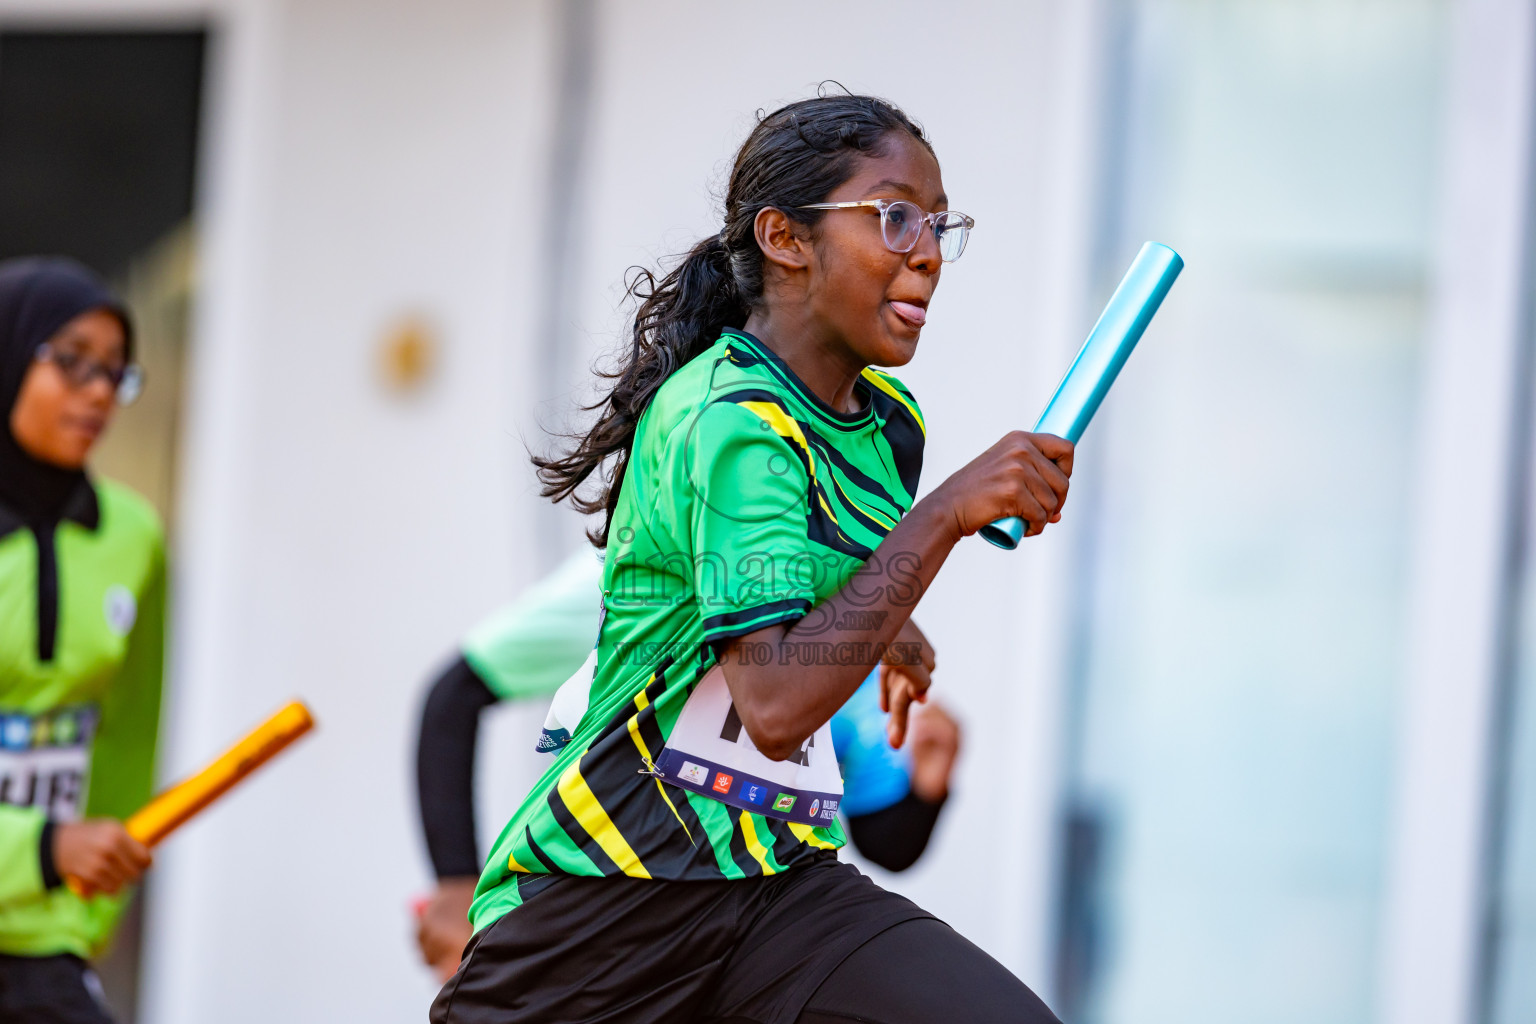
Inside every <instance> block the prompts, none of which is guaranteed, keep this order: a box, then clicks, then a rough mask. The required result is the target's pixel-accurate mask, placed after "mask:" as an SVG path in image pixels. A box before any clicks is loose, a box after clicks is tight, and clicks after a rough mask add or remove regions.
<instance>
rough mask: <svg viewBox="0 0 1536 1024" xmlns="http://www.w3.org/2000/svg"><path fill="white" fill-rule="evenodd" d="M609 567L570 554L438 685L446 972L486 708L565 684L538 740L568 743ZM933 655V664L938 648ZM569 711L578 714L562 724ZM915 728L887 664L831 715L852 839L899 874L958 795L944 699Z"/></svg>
mask: <svg viewBox="0 0 1536 1024" xmlns="http://www.w3.org/2000/svg"><path fill="white" fill-rule="evenodd" d="M602 573H603V563H602V560H601V557H600V556H599V555H597V553H596V552H593V551H592V550H591V549H590V548H589V549H586V550H582V551H578V552H577V553H576V554H574V555H572V556H571V557H570V558H568V559H566V561H565V563H564V564H563V565H561V567H560V568H559V569H557V570H555V572H553V573H552V574H550V575H549V576H548V577H546V578H545V579H543V580H541V581H539V582H538V583H536V584H534V586H532V587H531V588H529V589H528V591H527V592H526V593H524V594H523V595H522V596H521V597H520V598H519V599H518V600H517V601H515V602H513V603H512V604H510V605H508V606H507V607H506V608H503V609H502V610H501V611H499V612H497V613H496V614H494V615H492V616H491V617H490V618H488V619H487V620H486V621H485V622H484V623H482V624H481V625H480V626H478V627H477V628H476V629H474V630H472V631H471V632H470V634H469V636H468V637H466V638H465V641H464V643H463V645H462V648H461V654H460V656H459V657H458V658H456V659H455V660H454V661H453V663H452V664H451V665H449V666H448V668H447V669H446V670H445V671H443V672H442V673H441V674H440V675H439V676H438V677H437V679H436V681H435V682H434V683H433V685H432V687H431V690H430V691H429V693H428V696H427V700H426V704H425V707H424V708H423V709H422V717H421V729H420V739H419V742H418V744H417V755H416V779H417V793H418V795H419V798H420V810H421V822H422V830H423V832H424V833H425V834H426V839H427V852H428V854H429V855H430V857H431V860H432V868H433V872H434V874H435V876H436V878H437V888H436V890H435V891H434V892H433V894H432V896H431V897H430V898H429V899H428V900H427V901H426V902H425V903H424V904H423V905H422V906H421V908H420V911H419V915H418V922H417V942H418V944H419V945H420V947H421V953H422V959H423V960H425V961H426V963H427V964H429V965H431V966H432V967H434V968H435V969H436V970H437V972H438V974H439V976H440V978H441V980H443V981H447V980H448V978H449V977H451V976H452V974H453V972H454V971H455V970H457V969H458V966H459V957H460V954H461V952H462V951H463V949H464V946H465V944H466V943H468V941H469V939H470V934H471V933H470V925H469V906H470V902H471V898H472V896H473V894H474V887H475V881H476V879H477V877H478V873H479V871H480V869H481V867H483V865H484V863H485V862H484V860H482V859H481V858H480V856H479V855H478V853H477V852H476V844H475V811H474V765H475V747H476V740H477V736H478V732H479V721H480V712H481V711H482V710H483V709H485V708H486V707H489V706H490V705H491V704H493V703H495V702H496V701H499V700H517V699H527V698H534V697H544V698H547V697H550V696H553V695H554V694H555V692H556V690H557V689H558V690H564V691H565V694H564V695H563V699H562V701H561V703H560V706H558V707H552V708H551V711H550V718H549V720H548V721H546V723H545V728H544V731H543V734H542V736H541V737H540V742H539V749H541V750H544V751H548V752H551V753H553V752H554V751H556V750H558V749H560V747H562V746H563V745H564V743H565V742H566V741H568V739H569V736H570V733H571V730H572V729H574V728H575V727H576V726H577V724H578V723H579V721H580V718H581V714H580V712H581V710H583V709H584V708H585V706H586V699H587V688H588V686H589V685H590V683H591V677H592V673H591V670H590V668H588V669H587V670H586V671H585V672H583V671H580V669H581V667H582V665H583V662H584V661H585V660H586V657H587V655H588V653H589V652H590V651H591V649H592V645H593V640H594V639H595V636H596V632H597V615H596V612H597V597H598V595H599V594H600V593H601V588H602ZM927 657H928V660H927V662H926V663H925V664H926V667H927V668H929V669H930V670H931V669H932V667H933V665H932V657H931V654H929V655H927ZM897 670H899V667H898V669H897ZM562 683H564V684H565V686H563V687H562V686H561V684H562ZM561 715H565V716H567V717H568V718H569V719H570V721H568V722H565V723H562V722H561V721H560V716H561ZM568 727H569V728H568ZM908 732H909V735H908V743H907V747H908V749H909V750H910V751H911V756H910V757H906V756H903V754H902V753H901V752H900V751H897V750H896V749H894V748H893V747H892V746H891V744H890V739H889V735H888V731H887V725H886V716H885V714H884V713H882V712H881V710H880V683H879V675H878V671H877V672H872V673H870V676H869V678H867V679H866V680H865V681H864V683H863V685H862V686H860V687H859V689H858V690H857V691H856V692H855V693H854V695H853V697H852V698H851V699H850V700H849V701H848V703H847V704H844V705H843V706H842V707H841V708H839V709H838V712H837V714H835V715H834V716H832V740H833V746H834V748H835V749H836V751H837V760H838V763H839V765H841V766H842V771H843V785H844V787H845V788H844V793H843V800H842V804H841V810H842V812H843V814H844V816H845V818H846V821H847V824H848V833H849V838H851V839H852V840H853V843H854V845H855V846H856V847H858V850H859V852H860V853H862V854H863V855H864V856H865V857H866V858H868V859H869V860H871V861H873V862H874V863H876V864H878V865H880V866H881V867H883V868H885V869H887V870H889V871H904V870H906V869H907V868H909V867H911V866H912V865H913V864H914V863H916V861H917V859H918V857H920V856H921V855H922V853H923V850H924V848H925V847H926V846H927V845H928V839H929V837H930V836H931V835H932V833H933V828H934V826H935V825H936V824H937V823H938V819H939V812H940V811H941V810H942V809H943V806H944V802H945V800H946V799H947V797H948V795H949V776H950V770H951V768H952V767H953V765H954V761H955V757H956V755H957V754H958V752H959V746H960V730H959V726H958V725H956V724H955V721H954V719H952V718H950V717H949V715H948V714H947V713H946V712H945V711H944V710H943V709H942V708H940V707H938V706H937V705H932V706H930V707H928V708H926V709H925V710H924V711H923V712H922V713H921V714H919V715H917V716H916V717H914V718H913V720H912V722H911V723H910V726H909V729H908Z"/></svg>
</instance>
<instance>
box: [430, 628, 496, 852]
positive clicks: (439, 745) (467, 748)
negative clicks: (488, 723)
mask: <svg viewBox="0 0 1536 1024" xmlns="http://www.w3.org/2000/svg"><path fill="white" fill-rule="evenodd" d="M494 703H496V695H495V694H494V693H492V692H491V688H490V687H489V686H486V685H485V680H483V679H481V678H480V677H479V676H478V675H476V674H475V670H474V669H472V668H470V667H469V662H467V661H465V660H464V659H463V658H462V657H461V658H457V659H455V660H454V662H453V664H452V665H449V666H448V668H447V670H445V671H444V672H443V674H442V675H440V676H438V677H437V681H436V682H434V683H433V684H432V689H431V690H430V691H429V692H428V693H427V700H426V703H425V705H423V707H422V709H421V733H420V735H419V736H418V738H417V741H416V795H417V799H418V801H419V805H420V808H421V828H422V831H423V832H424V833H425V834H426V839H427V854H428V855H429V856H430V857H431V858H432V870H433V871H434V872H435V873H436V875H437V877H438V878H462V877H465V876H470V875H478V874H480V868H481V866H482V865H481V861H480V857H479V855H478V854H477V853H476V851H475V746H476V743H477V741H478V739H479V736H480V712H481V711H482V710H484V709H485V708H487V707H489V706H490V705H492V704H494Z"/></svg>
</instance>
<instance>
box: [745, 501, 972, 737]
mask: <svg viewBox="0 0 1536 1024" xmlns="http://www.w3.org/2000/svg"><path fill="white" fill-rule="evenodd" d="M930 499H936V500H930ZM930 499H925V500H923V501H921V502H918V504H917V505H916V507H914V508H913V509H912V511H911V512H910V513H908V514H907V515H906V516H905V517H904V518H903V519H902V520H901V522H900V523H898V524H896V527H895V529H893V530H891V532H890V533H889V534H887V535H886V537H885V540H884V541H882V542H881V544H880V546H879V547H878V548H876V549H875V552H874V554H873V555H871V556H870V558H869V560H868V561H867V562H865V563H864V565H863V567H862V568H860V569H859V571H858V572H856V573H854V575H853V576H852V577H850V578H849V580H848V582H847V583H845V584H844V585H843V587H842V589H841V590H839V591H838V592H837V593H836V594H834V595H832V596H831V597H830V598H828V599H827V600H825V601H823V602H822V603H821V604H819V605H817V606H816V607H815V608H814V609H812V611H811V613H810V614H809V615H807V616H805V617H804V618H802V619H800V620H799V621H798V622H796V623H794V624H793V625H792V626H789V627H786V626H783V625H778V626H770V627H768V628H766V629H761V630H758V631H757V632H755V633H749V634H748V635H746V636H744V637H742V638H741V639H739V640H737V641H735V642H734V643H733V644H732V645H731V646H730V647H729V648H727V649H726V650H725V651H723V652H722V655H721V661H722V666H723V668H724V671H725V679H726V683H727V685H729V687H730V690H731V698H732V700H733V701H734V702H735V704H736V711H737V714H739V715H740V716H741V722H742V726H743V727H744V728H745V729H746V730H747V735H748V736H750V737H751V739H752V742H753V744H754V745H755V746H756V747H757V748H758V749H759V750H761V751H762V752H763V753H764V754H766V755H767V756H768V757H771V758H774V759H782V758H785V757H789V756H790V755H791V754H793V753H794V752H795V751H796V750H798V749H799V748H800V745H801V744H802V743H804V742H805V740H806V738H807V737H808V736H810V735H811V734H812V733H813V732H815V731H816V730H817V729H818V728H820V727H821V725H822V724H823V723H824V722H826V721H827V720H828V719H830V718H831V717H832V715H833V714H834V713H836V711H837V709H838V708H840V707H842V706H843V704H844V703H845V702H846V701H847V700H848V698H849V697H851V696H852V695H853V692H854V691H855V690H857V689H858V688H859V684H860V683H862V682H863V681H864V678H865V677H866V676H868V675H869V671H870V669H871V668H873V667H874V666H875V665H876V664H877V663H878V662H879V661H880V660H881V659H882V657H883V656H884V658H885V660H886V661H900V660H902V659H903V658H906V657H910V658H912V659H914V660H915V659H917V658H919V657H920V652H919V651H917V650H913V651H910V652H907V651H903V650H901V649H899V648H892V647H891V644H892V643H893V642H894V641H895V640H896V639H897V635H898V634H899V633H900V632H901V629H902V627H903V626H905V625H906V623H907V620H908V619H909V618H911V616H912V611H913V609H914V608H916V607H917V603H918V601H919V600H920V599H921V598H922V596H923V594H924V593H925V592H926V591H927V589H928V586H929V584H931V583H932V582H933V580H934V577H935V576H936V575H937V574H938V571H939V567H940V566H941V565H943V564H944V560H945V559H946V558H947V557H949V552H950V551H951V549H953V548H954V546H955V544H956V543H957V542H958V540H959V539H960V531H959V529H958V527H957V525H956V523H955V519H954V515H953V513H952V511H951V508H950V504H949V502H947V501H945V500H944V499H943V498H942V496H940V495H938V492H935V494H934V495H930ZM912 646H914V647H916V646H918V645H915V644H914V645H912Z"/></svg>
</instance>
